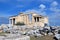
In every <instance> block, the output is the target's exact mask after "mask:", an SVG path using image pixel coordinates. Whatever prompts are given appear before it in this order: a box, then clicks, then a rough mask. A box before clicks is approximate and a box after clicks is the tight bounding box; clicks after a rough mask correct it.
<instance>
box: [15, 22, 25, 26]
mask: <svg viewBox="0 0 60 40" xmlns="http://www.w3.org/2000/svg"><path fill="white" fill-rule="evenodd" d="M16 25H20V26H22V25H25V24H24V22H17V23H16Z"/></svg>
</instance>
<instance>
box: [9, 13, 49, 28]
mask: <svg viewBox="0 0 60 40" xmlns="http://www.w3.org/2000/svg"><path fill="white" fill-rule="evenodd" d="M29 15H30V16H29ZM18 22H20V23H22V22H23V23H24V24H25V25H28V26H31V27H33V26H34V25H37V26H40V27H44V26H46V25H48V24H49V23H48V17H47V16H43V15H39V14H37V13H30V14H24V13H20V14H19V15H17V16H11V17H10V18H9V24H12V25H13V26H14V25H15V24H16V23H18Z"/></svg>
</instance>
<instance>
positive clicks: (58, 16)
mask: <svg viewBox="0 0 60 40" xmlns="http://www.w3.org/2000/svg"><path fill="white" fill-rule="evenodd" d="M58 5H59V4H58V2H57V1H54V2H52V3H51V6H50V11H52V13H51V15H50V16H49V18H50V21H51V22H54V23H56V22H58V20H60V9H59V7H58Z"/></svg>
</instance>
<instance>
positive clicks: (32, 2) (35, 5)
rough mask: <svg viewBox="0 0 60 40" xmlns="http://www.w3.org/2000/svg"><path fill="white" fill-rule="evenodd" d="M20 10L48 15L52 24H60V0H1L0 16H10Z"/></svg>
mask: <svg viewBox="0 0 60 40" xmlns="http://www.w3.org/2000/svg"><path fill="white" fill-rule="evenodd" d="M20 12H24V13H29V12H36V13H38V14H41V15H44V16H48V17H49V23H50V25H59V26H60V0H0V17H10V16H13V15H17V14H19V13H20Z"/></svg>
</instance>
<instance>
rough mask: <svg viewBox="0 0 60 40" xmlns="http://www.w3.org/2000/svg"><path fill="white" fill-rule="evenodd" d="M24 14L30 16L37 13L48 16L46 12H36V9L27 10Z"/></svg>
mask: <svg viewBox="0 0 60 40" xmlns="http://www.w3.org/2000/svg"><path fill="white" fill-rule="evenodd" d="M24 13H27V14H29V13H37V14H40V15H44V16H46V13H45V11H44V12H41V10H35V9H32V10H26V11H25V12H24Z"/></svg>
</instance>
